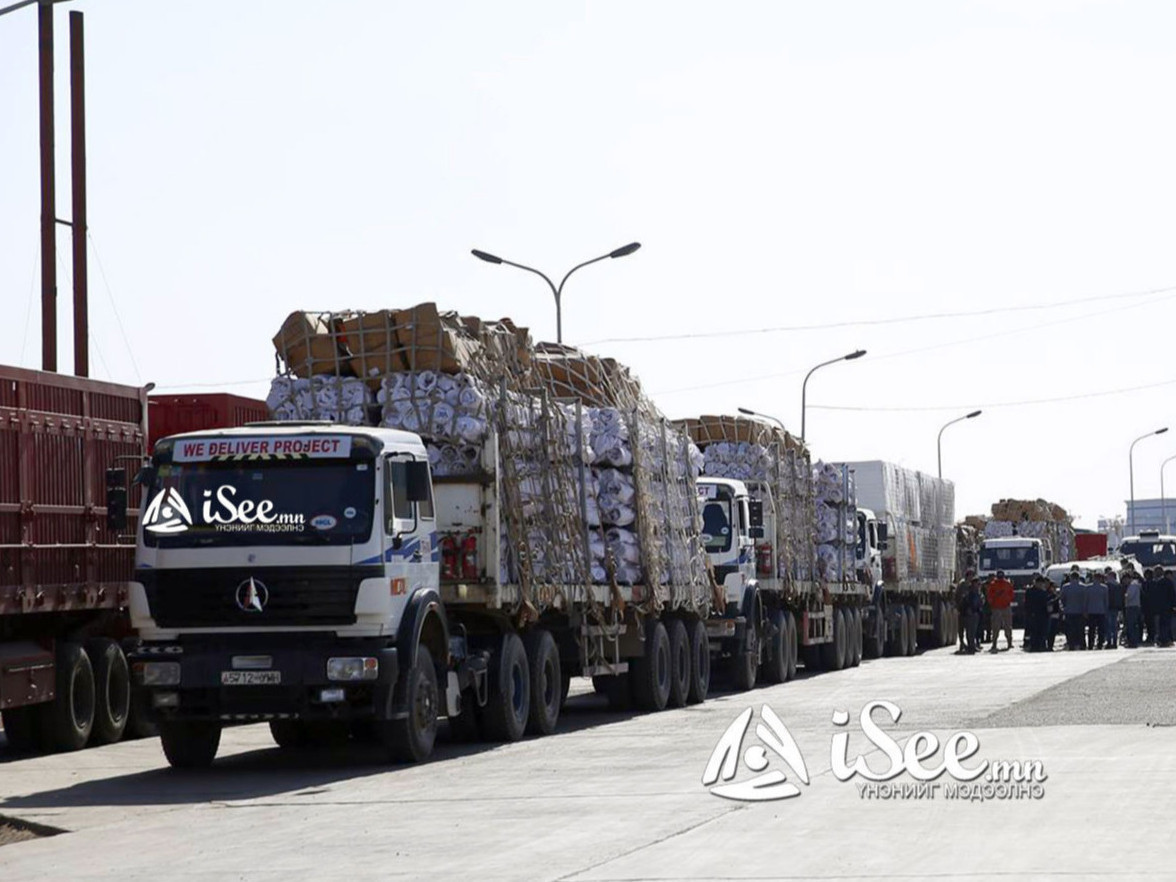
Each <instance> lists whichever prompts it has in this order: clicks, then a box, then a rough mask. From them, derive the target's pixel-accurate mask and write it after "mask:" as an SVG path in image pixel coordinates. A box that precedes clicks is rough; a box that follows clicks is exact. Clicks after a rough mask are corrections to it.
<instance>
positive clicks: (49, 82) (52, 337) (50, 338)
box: [37, 0, 57, 371]
mask: <svg viewBox="0 0 1176 882" xmlns="http://www.w3.org/2000/svg"><path fill="white" fill-rule="evenodd" d="M37 36H38V62H39V72H40V89H41V369H42V370H46V371H56V370H57V229H56V223H57V193H56V188H55V179H54V168H53V159H54V139H53V2H52V0H41V2H40V3H39V4H38V5H37Z"/></svg>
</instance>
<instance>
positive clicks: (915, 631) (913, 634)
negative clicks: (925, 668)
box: [907, 606, 919, 655]
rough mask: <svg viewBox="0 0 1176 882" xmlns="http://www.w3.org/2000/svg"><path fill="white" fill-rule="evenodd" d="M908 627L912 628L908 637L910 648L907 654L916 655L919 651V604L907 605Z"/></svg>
mask: <svg viewBox="0 0 1176 882" xmlns="http://www.w3.org/2000/svg"><path fill="white" fill-rule="evenodd" d="M907 627H908V628H910V635H909V636H908V637H907V647H908V649H909V650H910V651H909V652H907V655H914V654H915V653H916V652H918V651H919V608H918V607H917V606H908V607H907Z"/></svg>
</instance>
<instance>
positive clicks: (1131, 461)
mask: <svg viewBox="0 0 1176 882" xmlns="http://www.w3.org/2000/svg"><path fill="white" fill-rule="evenodd" d="M1166 431H1168V427H1167V426H1164V428H1162V429H1156V430H1155V431H1154V432H1148V433H1147V434H1146V435H1140V436H1139V437H1138V438H1136V439H1135V440H1134V441H1132V442H1131V446H1130V447H1129V448H1127V474H1128V479H1129V481H1130V483H1131V507H1130V508H1129V509H1128V510H1127V532H1129V533H1130V534H1131V535H1132V536H1134V535H1135V445H1136V444H1138V443H1139V442H1140V441H1142V440H1143V439H1144V438H1150V437H1151V436H1152V435H1163V434H1164V433H1165V432H1166ZM1161 475H1162V472H1161Z"/></svg>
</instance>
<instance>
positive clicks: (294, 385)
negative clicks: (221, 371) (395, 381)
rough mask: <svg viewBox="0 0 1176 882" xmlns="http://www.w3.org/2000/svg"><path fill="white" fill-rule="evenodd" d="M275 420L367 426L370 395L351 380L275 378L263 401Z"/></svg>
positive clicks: (321, 377) (343, 378) (364, 387)
mask: <svg viewBox="0 0 1176 882" xmlns="http://www.w3.org/2000/svg"><path fill="white" fill-rule="evenodd" d="M265 403H266V405H267V406H268V407H269V410H270V413H272V414H273V417H274V419H276V420H328V421H330V422H332V423H344V424H346V425H349V426H362V425H367V422H368V413H367V411H368V406H369V405H370V404H371V403H372V402H371V392H370V391H369V390H368V388H367V386H365V385H364V384H363V381H362V380H357V379H355V378H353V377H330V376H314V377H309V378H300V377H276V378H275V379H274V380H273V382H272V383H271V384H270V391H269V394H268V395H267V396H266V399H265Z"/></svg>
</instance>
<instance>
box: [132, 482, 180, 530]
mask: <svg viewBox="0 0 1176 882" xmlns="http://www.w3.org/2000/svg"><path fill="white" fill-rule="evenodd" d="M143 526H144V527H145V528H146V529H147V530H150V531H151V532H152V533H183V532H184V531H185V530H187V529H188V528H189V527H190V526H192V513H191V512H190V511H188V506H187V505H186V504H185V503H184V500H183V498H181V496H180V494H179V493H177V492H176V488H175V487H169V488H167V489H166V490H160V491H159V492H158V493H156V494H155V498H154V499H152V500H151V503H150V505H148V506H147V511H145V512H144V513H143Z"/></svg>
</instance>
